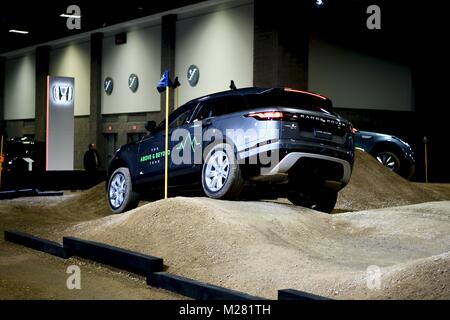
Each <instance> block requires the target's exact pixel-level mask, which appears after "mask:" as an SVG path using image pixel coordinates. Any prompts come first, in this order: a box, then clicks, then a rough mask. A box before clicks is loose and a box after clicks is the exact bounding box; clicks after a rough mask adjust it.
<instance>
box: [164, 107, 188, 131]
mask: <svg viewBox="0 0 450 320" xmlns="http://www.w3.org/2000/svg"><path fill="white" fill-rule="evenodd" d="M190 113H191V110H186V111H185V112H183V113H182V114H180V115H179V116H178V117H177V118H175V119H174V120H173V121H172V122H171V123H170V124H169V129H173V128H176V127H179V126H182V125H183V124H185V122H186V120H187V118H188V117H189V114H190Z"/></svg>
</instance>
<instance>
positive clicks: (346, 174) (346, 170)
mask: <svg viewBox="0 0 450 320" xmlns="http://www.w3.org/2000/svg"><path fill="white" fill-rule="evenodd" d="M302 158H309V159H320V160H325V161H330V162H334V163H338V164H340V165H341V166H342V172H343V174H342V178H341V180H340V182H341V183H343V184H347V183H348V182H349V181H350V177H351V175H352V166H351V164H350V163H349V162H348V161H345V160H343V159H339V158H335V157H330V156H326V155H320V154H313V153H305V152H291V153H289V154H287V155H286V156H285V157H284V158H283V159H282V160H281V161H280V162H279V163H278V164H277V165H276V166H275V167H274V168H273V169H272V170H270V172H269V173H267V175H277V174H281V173H287V172H288V171H289V170H290V169H291V168H293V167H294V165H295V164H296V163H297V162H298V161H299V160H300V159H302Z"/></svg>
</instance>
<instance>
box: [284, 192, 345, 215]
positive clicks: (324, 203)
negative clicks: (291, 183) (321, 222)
mask: <svg viewBox="0 0 450 320" xmlns="http://www.w3.org/2000/svg"><path fill="white" fill-rule="evenodd" d="M337 196H338V193H337V191H335V190H332V189H320V190H316V191H310V192H299V191H293V192H290V193H289V194H288V200H289V201H290V202H292V203H293V204H294V205H296V206H302V207H305V208H310V209H313V210H317V211H321V212H325V213H331V212H332V211H333V209H334V207H335V206H336V202H337Z"/></svg>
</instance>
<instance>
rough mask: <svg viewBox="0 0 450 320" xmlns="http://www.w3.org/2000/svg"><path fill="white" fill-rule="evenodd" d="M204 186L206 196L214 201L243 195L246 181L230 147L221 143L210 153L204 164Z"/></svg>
mask: <svg viewBox="0 0 450 320" xmlns="http://www.w3.org/2000/svg"><path fill="white" fill-rule="evenodd" d="M202 186H203V190H204V191H205V193H206V195H207V196H208V197H210V198H214V199H230V198H234V197H236V196H238V195H239V194H240V193H241V191H242V188H243V186H244V179H243V178H242V174H241V169H240V166H239V164H238V163H237V159H236V156H235V154H234V151H233V149H232V148H231V147H230V145H228V144H224V143H221V144H218V145H216V146H214V147H213V148H212V149H211V150H210V151H209V152H208V154H207V156H206V159H205V161H204V163H203V169H202Z"/></svg>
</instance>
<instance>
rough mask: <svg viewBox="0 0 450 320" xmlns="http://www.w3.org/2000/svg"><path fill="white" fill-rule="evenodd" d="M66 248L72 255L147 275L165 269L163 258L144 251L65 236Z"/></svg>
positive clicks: (64, 243)
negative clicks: (146, 253) (134, 250)
mask: <svg viewBox="0 0 450 320" xmlns="http://www.w3.org/2000/svg"><path fill="white" fill-rule="evenodd" d="M63 246H64V249H65V250H66V251H67V252H68V253H69V254H71V255H74V256H78V257H81V258H85V259H90V260H93V261H96V262H99V263H103V264H106V265H109V266H112V267H115V268H118V269H122V270H126V271H129V272H133V273H137V274H140V275H143V276H146V275H147V274H148V273H149V272H158V271H162V270H163V259H161V258H156V257H152V256H148V255H145V254H142V253H138V252H133V251H129V250H126V249H122V248H118V247H113V246H109V245H106V244H103V243H98V242H93V241H87V240H81V239H78V238H73V237H64V238H63Z"/></svg>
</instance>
